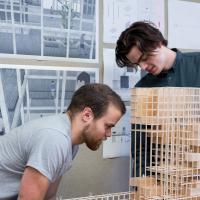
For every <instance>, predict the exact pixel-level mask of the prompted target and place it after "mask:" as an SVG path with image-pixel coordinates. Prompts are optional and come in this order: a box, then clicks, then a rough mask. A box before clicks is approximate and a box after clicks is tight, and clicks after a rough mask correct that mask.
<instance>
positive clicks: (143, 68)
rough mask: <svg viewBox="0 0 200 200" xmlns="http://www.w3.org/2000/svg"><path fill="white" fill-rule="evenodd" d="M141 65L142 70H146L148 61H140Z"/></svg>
mask: <svg viewBox="0 0 200 200" xmlns="http://www.w3.org/2000/svg"><path fill="white" fill-rule="evenodd" d="M139 66H140V68H141V69H142V70H146V69H147V67H148V65H147V63H145V62H140V63H139Z"/></svg>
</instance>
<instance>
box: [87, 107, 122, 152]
mask: <svg viewBox="0 0 200 200" xmlns="http://www.w3.org/2000/svg"><path fill="white" fill-rule="evenodd" d="M121 116H122V114H121V112H120V110H119V109H118V108H117V107H116V106H114V105H112V104H109V106H108V109H107V112H106V113H105V114H104V115H103V116H102V117H100V118H98V119H92V121H91V122H90V123H89V124H88V125H87V126H86V127H85V129H84V132H83V137H84V141H85V143H86V145H87V147H88V148H90V149H91V150H93V151H95V150H97V149H98V148H99V146H100V145H101V143H102V141H103V140H106V139H107V137H110V136H111V128H112V127H114V126H115V124H116V123H117V122H118V121H119V119H120V118H121Z"/></svg>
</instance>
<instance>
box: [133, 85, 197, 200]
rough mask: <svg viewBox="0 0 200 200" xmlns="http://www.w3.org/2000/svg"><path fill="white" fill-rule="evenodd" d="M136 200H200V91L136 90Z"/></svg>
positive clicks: (134, 177)
mask: <svg viewBox="0 0 200 200" xmlns="http://www.w3.org/2000/svg"><path fill="white" fill-rule="evenodd" d="M131 108H132V114H131V123H132V143H134V145H133V146H132V152H131V153H132V158H133V160H134V161H133V165H132V178H131V180H130V185H131V186H133V188H134V189H135V191H136V199H142V200H145V199H149V200H150V199H152V200H153V199H180V200H183V199H200V173H199V172H200V123H199V122H200V89H198V88H134V89H133V90H132V99H131Z"/></svg>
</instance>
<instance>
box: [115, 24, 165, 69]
mask: <svg viewBox="0 0 200 200" xmlns="http://www.w3.org/2000/svg"><path fill="white" fill-rule="evenodd" d="M161 44H162V45H164V46H167V40H166V39H165V38H164V37H163V35H162V33H161V32H160V31H159V29H157V28H155V25H154V24H153V23H151V22H144V21H138V22H135V23H133V24H132V25H131V26H130V27H129V28H127V29H126V30H124V31H123V32H122V33H121V35H120V37H119V39H118V41H117V46H116V49H115V54H116V63H117V65H118V66H119V67H125V66H127V67H133V66H132V63H131V62H130V61H129V60H128V58H127V57H126V56H127V54H128V53H129V52H130V50H131V49H132V48H133V47H134V46H136V47H138V49H139V50H140V51H141V53H143V54H146V53H151V52H153V51H154V50H155V49H156V48H157V47H158V46H160V45H161Z"/></svg>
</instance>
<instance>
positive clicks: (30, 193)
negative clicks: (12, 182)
mask: <svg viewBox="0 0 200 200" xmlns="http://www.w3.org/2000/svg"><path fill="white" fill-rule="evenodd" d="M49 186H50V182H49V180H48V178H47V177H45V176H44V175H43V174H41V173H40V172H39V171H37V170H36V169H34V168H32V167H26V169H25V171H24V175H23V176H22V180H21V185H20V191H19V196H18V200H43V199H44V198H45V196H46V193H47V190H48V188H49Z"/></svg>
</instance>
